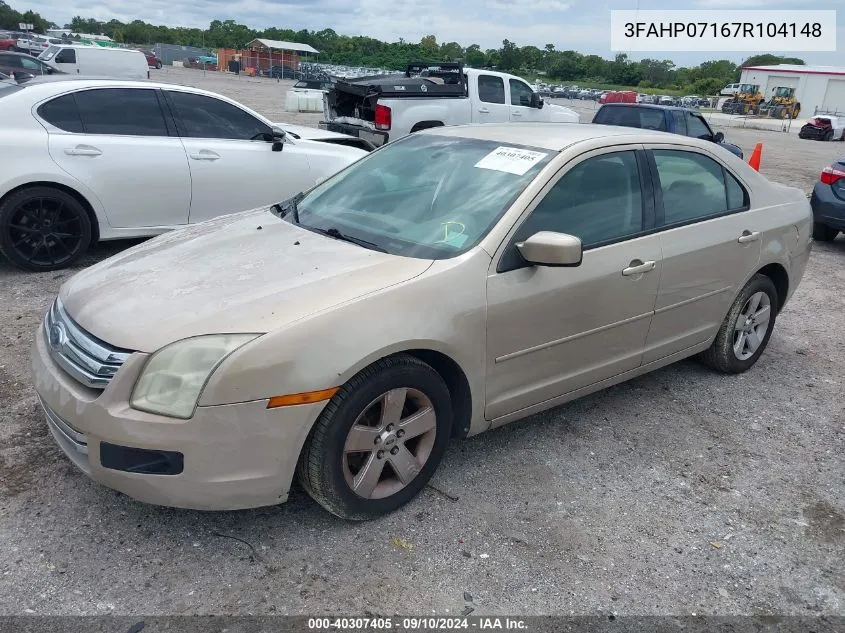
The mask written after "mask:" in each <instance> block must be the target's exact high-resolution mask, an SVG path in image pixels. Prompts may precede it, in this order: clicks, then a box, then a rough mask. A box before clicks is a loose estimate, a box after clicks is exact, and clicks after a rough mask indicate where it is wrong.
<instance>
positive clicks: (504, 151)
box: [475, 145, 548, 176]
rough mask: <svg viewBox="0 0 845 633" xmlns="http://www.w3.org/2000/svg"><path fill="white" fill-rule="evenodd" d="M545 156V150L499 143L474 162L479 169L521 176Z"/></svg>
mask: <svg viewBox="0 0 845 633" xmlns="http://www.w3.org/2000/svg"><path fill="white" fill-rule="evenodd" d="M546 156H548V154H547V153H545V152H532V151H531V150H528V149H520V148H518V147H505V146H503V145H500V146H499V147H497V148H496V149H494V150H493V151H492V152H490V153H489V154H487V156H485V157H484V158H482V159H481V160H480V161H478V162H477V163H475V166H476V167H478V168H480V169H493V170H495V171H504V172H507V173H509V174H516V175H517V176H522V175H524V174H525V172H527V171H528V170H529V169H531V168H532V167H533V166H534V163H536V162H538V161H541V160H543V159H544V158H545V157H546Z"/></svg>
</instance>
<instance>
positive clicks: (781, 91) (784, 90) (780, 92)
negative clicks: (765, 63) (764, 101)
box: [775, 88, 792, 97]
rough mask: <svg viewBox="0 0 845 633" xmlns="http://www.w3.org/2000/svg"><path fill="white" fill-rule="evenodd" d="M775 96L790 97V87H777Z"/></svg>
mask: <svg viewBox="0 0 845 633" xmlns="http://www.w3.org/2000/svg"><path fill="white" fill-rule="evenodd" d="M775 96H776V97H790V96H792V88H778V89H777V92H775Z"/></svg>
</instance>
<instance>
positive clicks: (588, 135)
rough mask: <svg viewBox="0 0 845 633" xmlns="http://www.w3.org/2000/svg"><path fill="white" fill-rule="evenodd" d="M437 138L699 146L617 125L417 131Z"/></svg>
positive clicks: (551, 146) (550, 145)
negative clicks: (665, 142)
mask: <svg viewBox="0 0 845 633" xmlns="http://www.w3.org/2000/svg"><path fill="white" fill-rule="evenodd" d="M417 134H431V135H436V136H454V137H462V138H473V139H479V140H483V141H495V142H497V143H512V144H515V145H525V146H528V147H537V148H541V149H547V150H552V151H557V152H559V151H561V150H562V149H564V148H566V147H569V146H570V145H573V144H575V143H580V142H581V141H587V140H591V139H596V138H614V139H617V140H619V141H623V140H627V141H629V142H631V143H642V142H648V141H650V140H653V141H659V140H660V139H661V138H671V139H672V142H673V143H676V142H678V141H679V139H680V141H681V142H682V143H683V144H689V145H690V146H698V145H699V143H698V142H696V141H697V139H692V138H688V137H685V136H678V135H677V134H669V133H668V132H658V131H655V130H643V129H640V128H628V127H621V126H616V125H596V124H592V123H476V124H472V125H454V126H448V127H435V128H429V129H427V130H423V131H421V132H417Z"/></svg>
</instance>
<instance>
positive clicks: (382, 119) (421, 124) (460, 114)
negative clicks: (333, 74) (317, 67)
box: [319, 62, 579, 146]
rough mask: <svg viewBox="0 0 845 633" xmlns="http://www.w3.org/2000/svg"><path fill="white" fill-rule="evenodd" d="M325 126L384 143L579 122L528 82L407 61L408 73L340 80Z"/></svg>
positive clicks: (326, 106)
mask: <svg viewBox="0 0 845 633" xmlns="http://www.w3.org/2000/svg"><path fill="white" fill-rule="evenodd" d="M323 115H324V120H323V121H322V122H320V125H319V126H320V127H321V128H323V129H326V130H330V131H332V132H340V133H342V134H350V135H352V136H357V137H359V138H363V139H366V140H367V141H369V142H371V143H372V144H373V145H376V146H381V145H384V144H385V143H387V142H388V141H393V140H396V139H398V138H402V137H403V136H407V135H408V134H411V133H412V132H416V131H418V130H424V129H426V128H431V127H439V126H442V125H464V124H467V123H507V122H509V121H510V122H522V121H541V122H546V123H578V120H579V119H578V114H577V113H576V112H574V111H573V110H570V109H569V108H564V107H562V106H559V105H551V104H546V103H544V102H543V99H542V98H541V97H540V95H539V94H537V93H536V92H534V90H532V88H531V86H529V85H528V83H526V82H525V81H524V80H522V79H520V78H519V77H516V76H514V75H508V74H507V73H499V72H494V71H489V70H476V69H474V68H464V67H463V65H462V64H460V63H457V62H441V63H436V64H430V63H425V62H420V63H412V64H409V65H408V68H407V70H406V71H405V73H404V74H395V75H380V76H377V77H362V78H359V79H349V80H338V81H336V83H335V85H334V87H333V88H332V89H331V90H329V91H328V92H327V93H326V95H325V97H324V101H323Z"/></svg>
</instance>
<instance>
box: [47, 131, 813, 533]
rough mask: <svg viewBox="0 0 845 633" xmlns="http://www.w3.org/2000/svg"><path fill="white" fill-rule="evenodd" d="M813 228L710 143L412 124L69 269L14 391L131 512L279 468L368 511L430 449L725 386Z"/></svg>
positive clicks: (247, 497)
mask: <svg viewBox="0 0 845 633" xmlns="http://www.w3.org/2000/svg"><path fill="white" fill-rule="evenodd" d="M811 218H812V214H811V210H810V206H809V204H808V202H807V199H806V197H805V195H804V194H803V192H801V191H799V190H797V189H793V188H790V187H786V186H783V185H777V184H773V183H770V182H768V181H767V180H766V179H765V178H763V177H762V176H761V175H760V174H758V173H757V172H756V171H754V170H753V169H751V168H750V167H748V165H746V164H745V163H744V162H743V161H741V160H740V159H738V158H736V157H735V156H733V155H732V154H730V153H729V152H727V151H725V150H723V149H721V148H719V147H718V146H716V145H714V144H713V143H709V142H706V141H701V140H697V139H691V138H685V137H680V136H676V135H669V134H662V133H658V132H647V131H641V130H630V129H626V128H618V127H602V126H595V125H577V124H562V125H549V124H525V125H514V124H508V125H481V126H468V127H449V128H440V129H434V130H427V131H425V132H423V133H418V134H413V135H411V136H409V137H407V138H405V139H402V140H400V141H397V142H395V143H390V144H389V145H387V146H385V147H383V148H381V149H379V150H377V151H375V152H373V153H371V154H370V155H368V156H366V157H365V158H363V159H361V160H360V161H358V162H357V163H354V164H353V165H352V166H350V167H348V168H346V169H345V170H344V171H342V172H340V173H339V174H337V175H336V176H334V177H332V178H330V179H329V180H327V181H325V182H323V183H321V184H319V185H317V186H315V187H314V188H312V189H310V190H309V191H307V192H305V193H304V194H300V195H298V196H296V197H295V198H293V199H290V200H287V201H284V202H282V203H280V204H278V205H275V206H274V207H272V208H269V209H258V210H253V211H248V212H244V213H238V214H233V215H229V216H226V217H222V218H218V219H216V220H212V221H210V222H207V223H204V224H199V225H196V226H192V227H188V228H185V229H182V230H179V231H175V232H173V233H170V234H167V235H164V236H161V237H158V238H156V239H153V240H151V241H149V242H146V243H145V244H141V245H139V246H137V247H135V248H132V249H130V250H127V251H126V252H124V253H121V254H119V255H117V256H115V257H112V258H111V259H108V260H106V261H103V262H101V263H99V264H97V265H95V266H92V267H91V268H88V269H87V270H84V271H82V272H80V273H79V274H77V275H76V276H75V277H73V278H71V279H70V280H69V281H67V282H66V283H65V284H64V286H63V287H62V289H61V291H60V294H59V297H58V298H57V300H56V302H55V303H54V305H53V306H52V307H51V309H50V312H49V314H48V315H47V316H46V318H45V321H44V324H43V327H42V328H41V330H40V331H39V332H38V334H37V336H36V337H35V346H34V351H33V376H34V382H35V388H36V390H37V392H38V395H39V398H40V400H41V402H42V404H43V406H44V409H45V412H46V416H47V423H48V425H49V428H50V430H51V432H52V433H53V435H54V437H55V439H56V441H57V442H58V443H59V444H60V446H61V447H62V448H63V449H64V451H65V452H66V453H67V455H68V456H70V458H71V459H72V460H73V461H74V462H75V463H76V464H77V465H78V466H79V467H80V468H81V469H82V470H84V471H85V472H86V473H88V474H89V475H90V476H91V477H92V478H93V479H95V480H97V481H99V482H101V483H103V484H105V485H107V486H111V487H112V488H115V489H117V490H120V491H123V492H124V493H126V494H128V495H130V496H132V497H134V498H136V499H140V500H143V501H147V502H150V503H156V504H164V505H172V506H180V507H190V508H201V509H234V508H244V507H254V506H260V505H267V504H274V503H280V502H283V501H284V500H285V499H286V498H287V495H288V490H289V488H290V485H291V482H292V480H293V478H294V477H295V476H298V478H299V479H300V481H301V482H302V484H303V485H304V487H305V488H306V489H307V490H308V491H309V492H310V494H311V495H312V496H313V497H314V499H316V500H317V501H318V502H319V503H320V504H322V505H323V506H324V507H325V508H326V509H328V510H329V511H330V512H333V513H335V514H337V515H338V516H341V517H345V518H349V519H366V518H370V517H374V516H378V515H381V514H383V513H386V512H390V511H392V510H395V509H397V508H399V507H400V506H401V505H402V504H404V503H406V502H407V501H408V500H410V499H412V498H413V497H414V496H415V495H416V494H417V493H418V492H419V491H420V490H421V489H422V488H423V486H424V485H425V484H426V482H427V481H428V480H429V478H430V477H431V475H432V473H433V472H434V470H435V468H436V467H437V464H438V462H439V461H440V459H441V456H442V455H443V452H444V449H445V447H446V445H447V443H448V441H449V440H450V438H456V437H459V438H465V437H467V436H470V435H474V434H477V433H480V432H482V431H485V430H487V429H490V428H493V427H496V426H499V425H502V424H505V423H507V422H510V421H512V420H516V419H518V418H522V417H524V416H527V415H530V414H532V413H536V412H538V411H541V410H543V409H548V408H550V407H554V406H556V405H559V404H562V403H564V402H567V401H569V400H572V399H574V398H578V397H580V396H582V395H585V394H588V393H592V392H594V391H597V390H599V389H603V388H605V387H608V386H610V385H613V384H616V383H619V382H622V381H624V380H628V379H629V378H633V377H635V376H638V375H640V374H643V373H645V372H648V371H651V370H653V369H657V368H659V367H662V366H664V365H667V364H669V363H672V362H675V361H677V360H679V359H682V358H685V357H688V356H692V355H699V356H700V357H701V359H702V360H703V361H704V362H706V363H707V364H709V365H710V366H712V367H713V368H715V369H717V370H720V371H723V372H727V373H737V372H743V371H746V370H747V369H749V368H750V367H751V366H752V365H754V363H755V362H756V361H757V359H758V358H759V357H760V355H761V354H762V353H763V350H764V349H765V347H766V344H767V342H768V340H769V337H770V336H771V334H772V329H773V327H774V324H775V319H776V317H777V315H778V313H779V312H780V310H782V309H783V306H784V304H785V303H786V301H787V300H788V299H789V298H790V296H791V295H792V293H793V292H794V291H795V288H796V286H797V285H798V283H799V281H800V279H801V276H802V274H803V272H804V268H805V266H806V263H807V259H808V257H809V252H810V230H811ZM491 485H492V484H491Z"/></svg>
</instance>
